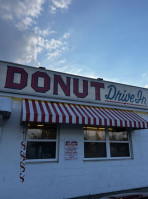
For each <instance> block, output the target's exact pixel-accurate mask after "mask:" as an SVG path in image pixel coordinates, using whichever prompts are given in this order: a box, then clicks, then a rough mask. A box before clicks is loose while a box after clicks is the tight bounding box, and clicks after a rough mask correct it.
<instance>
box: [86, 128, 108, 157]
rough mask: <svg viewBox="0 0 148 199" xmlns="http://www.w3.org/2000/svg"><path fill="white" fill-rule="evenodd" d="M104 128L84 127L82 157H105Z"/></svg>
mask: <svg viewBox="0 0 148 199" xmlns="http://www.w3.org/2000/svg"><path fill="white" fill-rule="evenodd" d="M106 155H107V154H106V138H105V128H95V127H94V128H92V127H84V157H85V158H98V157H99V158H101V157H106Z"/></svg>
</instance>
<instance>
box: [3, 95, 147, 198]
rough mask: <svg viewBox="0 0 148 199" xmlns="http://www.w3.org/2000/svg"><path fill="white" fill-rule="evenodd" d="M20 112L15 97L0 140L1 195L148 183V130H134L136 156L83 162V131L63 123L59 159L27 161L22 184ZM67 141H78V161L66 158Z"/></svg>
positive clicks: (49, 194)
mask: <svg viewBox="0 0 148 199" xmlns="http://www.w3.org/2000/svg"><path fill="white" fill-rule="evenodd" d="M20 113H21V100H18V99H13V103H12V114H11V117H10V119H8V120H4V124H3V129H2V136H1V139H0V198H3V199H14V198H19V197H20V198H21V199H26V198H27V199H32V198H36V199H41V198H42V199H63V198H65V199H66V198H72V197H76V196H82V195H87V194H98V193H104V192H111V191H117V190H125V189H132V188H138V187H145V186H148V152H147V151H148V130H136V131H134V132H133V133H132V144H133V154H134V159H131V160H104V161H103V160H101V161H83V151H84V147H83V131H82V127H78V126H77V127H76V126H74V125H73V126H69V125H61V126H60V134H59V160H58V162H45V163H43V162H42V163H26V171H25V181H24V182H23V183H22V182H21V181H20V179H19V173H20V146H21V141H22V127H21V126H20ZM145 117H146V115H145ZM65 140H77V141H78V159H77V160H67V161H66V160H64V142H65Z"/></svg>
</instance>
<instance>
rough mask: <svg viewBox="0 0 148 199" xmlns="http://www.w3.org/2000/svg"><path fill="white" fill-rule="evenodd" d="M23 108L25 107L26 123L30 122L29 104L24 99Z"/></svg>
mask: <svg viewBox="0 0 148 199" xmlns="http://www.w3.org/2000/svg"><path fill="white" fill-rule="evenodd" d="M25 106H26V122H29V121H30V108H29V102H28V100H27V99H25Z"/></svg>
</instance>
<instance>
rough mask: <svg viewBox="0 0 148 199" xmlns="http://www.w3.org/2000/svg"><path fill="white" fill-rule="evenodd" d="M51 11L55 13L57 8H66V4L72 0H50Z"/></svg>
mask: <svg viewBox="0 0 148 199" xmlns="http://www.w3.org/2000/svg"><path fill="white" fill-rule="evenodd" d="M50 2H51V6H50V10H51V13H56V11H57V9H68V6H69V5H70V4H71V2H72V0H50Z"/></svg>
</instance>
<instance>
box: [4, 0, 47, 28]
mask: <svg viewBox="0 0 148 199" xmlns="http://www.w3.org/2000/svg"><path fill="white" fill-rule="evenodd" d="M44 2H45V0H31V1H30V0H24V1H19V0H13V1H12V0H7V1H3V0H0V5H1V6H0V17H1V18H3V19H5V20H11V21H13V23H14V24H15V25H16V27H17V28H19V29H20V30H24V29H26V28H28V27H29V26H31V25H32V24H33V23H35V20H34V19H35V18H37V17H38V16H39V15H40V13H41V11H42V6H43V4H44Z"/></svg>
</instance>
